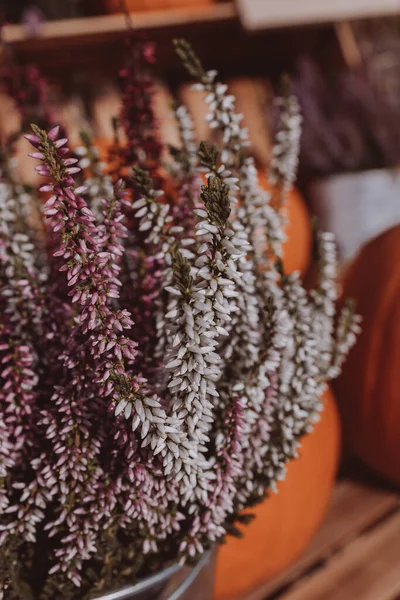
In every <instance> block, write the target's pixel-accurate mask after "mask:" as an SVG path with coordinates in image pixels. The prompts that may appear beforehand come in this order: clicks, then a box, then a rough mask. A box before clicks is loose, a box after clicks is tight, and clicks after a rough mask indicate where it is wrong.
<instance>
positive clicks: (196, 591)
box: [96, 553, 215, 600]
mask: <svg viewBox="0 0 400 600" xmlns="http://www.w3.org/2000/svg"><path fill="white" fill-rule="evenodd" d="M214 566H215V553H207V554H205V555H204V556H203V557H202V558H201V560H200V561H199V562H198V564H197V565H196V566H195V567H180V566H179V565H173V566H171V567H168V568H167V569H165V570H164V571H161V572H160V573H156V574H155V575H152V576H151V577H148V578H147V579H144V580H143V581H140V582H139V583H137V584H135V585H132V586H129V587H125V588H123V589H121V590H118V591H115V592H111V593H108V594H105V595H104V596H100V597H98V598H96V600H212V597H213V584H214Z"/></svg>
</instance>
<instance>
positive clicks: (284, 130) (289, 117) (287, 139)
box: [271, 93, 302, 190]
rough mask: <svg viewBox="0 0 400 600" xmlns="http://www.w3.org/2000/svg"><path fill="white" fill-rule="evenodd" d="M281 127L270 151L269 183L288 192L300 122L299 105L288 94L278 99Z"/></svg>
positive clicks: (293, 176)
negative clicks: (278, 185)
mask: <svg viewBox="0 0 400 600" xmlns="http://www.w3.org/2000/svg"><path fill="white" fill-rule="evenodd" d="M277 104H278V107H279V109H280V121H281V126H280V129H279V131H278V133H277V135H276V143H275V144H274V147H273V150H272V158H271V182H272V183H280V184H281V185H282V188H283V190H289V189H290V188H291V187H292V185H293V184H294V182H295V180H296V174H297V167H298V163H299V153H300V137H301V121H302V117H301V114H300V105H299V101H298V100H297V98H296V96H293V95H292V94H290V93H288V94H287V95H286V97H284V98H278V99H277Z"/></svg>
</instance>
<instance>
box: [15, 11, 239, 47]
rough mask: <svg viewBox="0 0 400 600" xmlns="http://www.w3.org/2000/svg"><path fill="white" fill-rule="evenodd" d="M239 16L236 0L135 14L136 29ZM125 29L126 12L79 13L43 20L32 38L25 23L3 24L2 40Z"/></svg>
mask: <svg viewBox="0 0 400 600" xmlns="http://www.w3.org/2000/svg"><path fill="white" fill-rule="evenodd" d="M235 16H236V9H235V6H234V4H233V2H224V3H222V4H209V5H207V4H205V5H203V6H202V5H199V6H189V7H187V8H176V9H169V10H156V11H148V12H138V13H135V14H132V20H133V23H134V25H135V29H136V30H142V29H146V30H147V29H158V28H169V27H176V26H179V25H187V24H190V23H197V24H198V23H199V22H202V23H212V22H215V21H224V20H226V19H231V18H233V17H235ZM124 31H126V17H125V15H123V14H114V15H112V14H111V15H104V16H103V15H102V16H97V17H80V18H76V19H63V20H60V21H47V22H45V23H43V24H42V26H41V29H40V35H38V36H37V37H36V38H33V37H32V36H31V35H30V33H29V30H28V29H27V28H26V26H25V25H5V26H4V27H3V40H4V41H5V42H8V43H10V44H20V43H28V44H29V43H32V44H33V43H34V42H35V41H36V42H39V43H43V42H45V43H47V44H50V43H51V42H53V43H56V44H57V45H60V44H63V43H65V42H66V41H68V42H69V41H71V40H75V41H76V42H79V41H80V40H81V39H82V38H85V39H86V40H87V39H89V38H92V37H101V36H118V35H120V34H121V33H123V32H124Z"/></svg>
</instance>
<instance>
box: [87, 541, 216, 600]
mask: <svg viewBox="0 0 400 600" xmlns="http://www.w3.org/2000/svg"><path fill="white" fill-rule="evenodd" d="M209 558H210V552H206V553H205V554H204V555H203V556H202V557H201V559H200V560H199V562H198V563H197V565H196V566H195V567H194V568H193V571H192V572H191V573H189V574H188V578H187V580H189V584H190V583H191V582H192V581H193V580H194V579H195V578H196V577H197V575H198V573H199V572H200V571H201V570H202V568H203V567H204V566H205V565H206V564H207V562H208V560H209ZM183 568H184V566H181V565H179V564H174V565H171V566H170V567H167V568H166V569H164V570H163V571H159V572H158V573H155V574H154V575H151V576H150V577H146V579H143V580H142V581H139V582H138V583H136V584H135V585H130V586H128V587H124V588H122V589H121V590H117V591H115V592H109V593H107V594H106V595H104V596H98V597H97V598H95V599H94V600H127V599H128V598H130V597H131V596H132V595H133V594H138V593H140V592H145V591H147V590H149V589H151V587H152V586H155V585H158V584H160V583H162V582H163V581H166V580H167V579H169V577H172V576H173V575H175V574H176V573H177V572H178V571H180V570H181V569H183ZM187 580H185V582H184V585H185V587H186V584H187ZM182 591H183V590H182ZM173 597H175V594H174V595H173ZM177 597H179V596H177Z"/></svg>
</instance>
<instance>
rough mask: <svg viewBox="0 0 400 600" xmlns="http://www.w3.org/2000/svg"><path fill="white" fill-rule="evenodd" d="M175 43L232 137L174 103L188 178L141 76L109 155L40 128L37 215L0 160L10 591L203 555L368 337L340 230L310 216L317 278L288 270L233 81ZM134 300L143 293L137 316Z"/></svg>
mask: <svg viewBox="0 0 400 600" xmlns="http://www.w3.org/2000/svg"><path fill="white" fill-rule="evenodd" d="M176 50H177V52H178V55H179V56H180V57H181V59H182V60H183V62H184V64H185V66H186V67H187V69H188V71H189V73H190V74H191V75H192V76H193V77H195V78H196V79H197V80H198V83H196V84H195V87H196V89H200V90H206V91H207V98H206V102H207V104H208V109H209V115H208V121H209V123H210V127H212V128H213V129H216V130H217V131H218V132H219V133H220V139H221V142H220V147H216V146H209V145H207V144H205V143H201V144H200V146H199V148H198V149H197V150H196V147H195V142H194V136H193V130H192V125H191V119H190V116H189V114H188V113H187V111H186V109H185V108H184V107H176V108H175V113H176V116H177V119H178V123H179V129H180V132H181V138H182V144H181V147H180V148H176V149H172V150H171V161H170V164H169V165H167V168H168V169H169V171H170V173H171V175H170V177H172V178H173V179H174V180H175V183H176V194H171V193H166V191H165V176H163V177H161V176H160V169H159V167H160V165H159V163H158V160H159V159H158V156H159V155H158V141H156V143H153V140H156V138H155V137H154V135H155V132H149V135H147V133H146V135H145V136H144V139H143V146H142V147H140V140H141V137H142V135H143V134H139V133H138V132H139V131H140V127H143V122H142V121H141V122H140V123H138V124H137V127H138V129H137V130H135V118H134V117H132V115H134V114H135V111H134V110H130V109H129V110H128V108H129V106H128V104H127V103H128V101H129V103H133V102H134V98H133V96H132V97H131V96H130V95H129V94H128V95H127V97H126V99H125V105H124V111H123V120H124V121H125V127H126V128H128V127H129V130H130V131H131V132H132V135H131V136H130V140H132V142H133V143H134V148H131V149H129V145H128V146H126V147H124V148H123V149H122V150H123V153H122V156H123V157H124V159H123V160H121V163H120V167H119V168H114V170H113V173H111V174H110V173H107V172H106V169H105V168H104V166H102V164H101V162H100V161H99V160H98V154H97V153H96V151H95V150H94V149H93V146H92V142H91V140H90V138H89V136H86V137H84V142H85V144H84V146H82V149H80V150H78V155H79V154H80V156H78V157H75V156H71V153H70V151H69V149H68V140H67V139H66V138H63V137H60V133H59V129H58V127H54V128H52V129H51V130H50V131H46V130H44V129H42V128H40V127H38V126H36V125H33V126H32V133H31V134H29V135H28V136H27V137H28V139H29V141H30V142H31V144H32V145H33V146H34V152H32V157H33V158H34V159H36V160H37V161H39V166H38V167H37V170H38V172H39V173H40V174H41V175H42V176H43V177H44V178H45V179H46V181H45V183H44V185H43V186H42V188H41V194H44V195H46V202H45V204H44V215H45V217H46V219H45V222H44V223H42V224H41V225H40V226H37V227H32V224H31V219H30V213H29V207H30V205H31V204H32V203H34V202H35V198H34V194H33V192H30V195H29V194H28V193H27V192H26V191H25V190H24V188H23V187H22V186H21V185H20V184H19V183H18V182H17V181H16V180H15V176H14V173H13V164H12V160H10V157H9V156H5V157H4V158H3V163H2V165H1V167H2V171H1V175H2V179H1V183H0V212H1V215H0V281H1V287H0V309H1V320H0V337H1V339H0V362H1V371H0V378H1V386H0V429H1V438H0V439H1V445H0V506H1V517H0V543H1V548H0V590H1V592H0V593H1V594H2V597H3V598H5V599H7V600H8V599H10V600H20V599H24V600H25V599H28V598H35V599H40V600H50V599H54V598H58V599H60V600H70V599H73V598H78V597H79V598H96V597H97V596H98V595H100V593H102V592H104V591H106V590H110V589H115V588H118V587H122V586H123V585H124V584H126V583H132V582H133V581H134V580H135V579H137V578H140V577H144V576H146V575H148V574H150V573H152V572H154V571H156V570H158V569H161V568H163V567H165V566H166V565H167V564H169V563H171V562H176V561H179V562H181V563H182V564H183V563H185V562H189V563H190V562H192V561H195V560H197V559H198V558H199V556H200V555H201V554H202V553H203V552H205V551H206V550H208V549H210V548H212V547H214V546H215V545H216V544H219V543H220V542H222V541H223V539H224V538H225V536H226V535H227V534H230V533H235V532H236V529H235V523H237V522H244V521H246V520H247V519H248V517H247V516H243V515H242V510H243V509H244V508H247V507H249V506H252V505H254V504H255V503H257V502H260V501H261V500H262V499H263V498H264V497H265V496H266V495H267V494H268V493H269V491H270V490H274V489H275V484H276V481H277V480H279V479H282V478H283V477H284V476H285V466H286V464H287V462H288V461H289V460H291V459H292V458H294V457H296V456H297V451H298V447H299V443H300V442H299V441H300V439H301V437H302V436H303V435H304V434H305V433H307V432H308V431H310V430H311V429H312V427H313V424H314V423H315V421H316V420H317V419H318V413H319V411H320V410H321V409H322V404H321V395H322V393H323V391H324V389H325V387H326V382H327V381H328V380H329V379H331V378H332V377H335V376H336V375H337V374H338V372H339V370H340V367H341V364H342V361H343V360H344V358H345V356H346V354H347V352H348V350H349V348H350V347H351V345H352V344H353V343H354V341H355V336H356V333H357V331H358V319H357V317H356V316H355V315H354V313H353V309H352V307H351V306H350V305H346V306H345V308H344V309H343V311H342V312H341V314H340V315H339V317H338V320H337V322H336V320H335V300H336V255H335V244H334V240H333V239H332V236H331V235H330V234H327V233H319V234H318V247H319V255H320V269H319V280H318V284H317V287H316V289H315V290H314V291H313V292H311V293H307V292H306V291H305V289H304V288H303V286H302V284H301V281H300V279H299V276H298V274H296V273H295V274H291V275H287V274H286V273H285V272H284V268H283V265H282V260H281V243H282V241H283V240H284V233H283V230H284V228H283V225H284V219H283V217H282V215H281V214H280V213H279V212H276V211H275V210H274V209H273V208H272V206H271V205H270V203H269V196H268V194H267V193H266V192H265V191H263V190H262V189H261V188H260V187H259V185H258V178H257V170H256V168H255V165H254V160H253V159H252V158H251V157H250V156H249V155H248V152H247V146H248V139H247V132H246V130H245V129H244V128H243V127H242V126H241V124H240V122H241V116H240V115H238V114H236V112H235V100H234V98H233V97H232V96H231V95H229V93H228V90H227V87H226V86H225V85H224V84H221V83H219V82H218V79H217V73H216V72H215V71H205V70H204V69H203V66H202V65H201V63H200V61H199V59H198V58H197V57H196V55H195V54H194V53H193V51H192V49H191V47H190V46H189V45H188V44H187V43H186V42H184V41H182V40H178V41H176ZM134 76H135V73H134V72H132V73H131V74H130V75H129V77H130V80H131V79H132V78H134ZM136 85H139V84H136ZM146 89H147V82H146ZM132 93H133V92H132ZM146 97H148V95H146ZM280 106H281V109H282V127H281V129H280V131H279V134H278V137H277V141H276V144H275V150H274V155H273V156H274V159H273V165H272V167H273V178H274V183H275V185H276V186H278V187H279V188H280V189H281V190H282V201H283V202H284V200H285V194H286V192H287V190H289V189H290V187H291V185H292V184H293V180H294V177H295V171H296V164H297V149H298V140H299V133H300V122H301V119H300V115H299V112H298V105H297V102H296V100H295V98H294V97H292V96H290V97H288V98H285V99H284V100H283V101H282V102H281V104H280ZM131 108H132V106H131ZM145 110H146V111H148V110H149V109H148V108H147V109H145ZM147 114H149V113H148V112H147ZM153 126H154V124H153V122H152V119H149V123H148V127H150V128H151V127H153ZM133 133H135V135H133ZM152 136H153V137H152ZM149 140H150V142H149ZM131 150H132V151H131ZM133 150H134V151H133ZM128 151H129V154H128ZM155 153H157V154H156V156H155ZM128 156H129V159H127V157H128ZM128 162H131V167H132V169H131V171H130V172H127V166H128V164H127V163H128ZM118 170H120V172H119V173H118ZM200 181H203V185H201V186H200V184H199V182H200ZM138 256H139V257H140V260H137V257H138ZM146 258H147V259H148V260H146ZM155 261H156V263H155ZM155 264H156V265H157V269H155V268H154V266H155ZM146 268H148V271H146ZM143 269H144V270H145V271H144V273H143ZM146 276H147V277H150V278H151V282H150V283H151V285H150V284H149V287H150V288H151V294H150V295H149V297H146V298H143V297H142V295H146V294H148V288H146V287H145V286H144V285H143V281H144V280H145V278H146ZM130 288H132V290H131V289H130ZM138 295H140V298H137V296H138ZM135 299H138V301H140V302H141V303H142V305H144V306H146V307H147V310H146V311H145V312H144V314H142V315H141V322H140V327H137V325H136V323H135V319H136V314H137V306H136V305H135V304H134V302H135V301H136V300H135Z"/></svg>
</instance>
